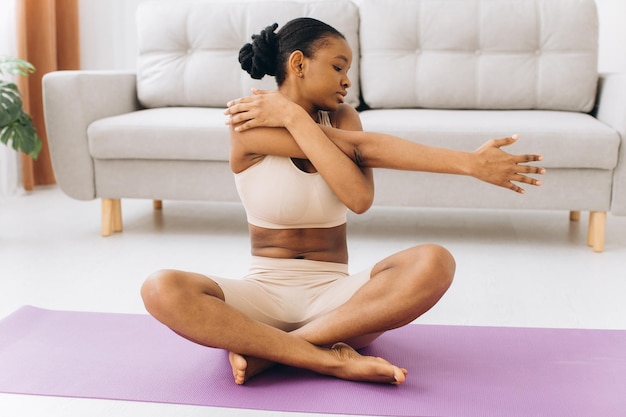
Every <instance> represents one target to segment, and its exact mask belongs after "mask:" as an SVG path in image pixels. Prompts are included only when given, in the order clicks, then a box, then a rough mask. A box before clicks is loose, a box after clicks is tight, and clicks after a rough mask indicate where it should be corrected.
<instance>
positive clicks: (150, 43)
mask: <svg viewBox="0 0 626 417" xmlns="http://www.w3.org/2000/svg"><path fill="white" fill-rule="evenodd" d="M171 5H172V4H171V3H169V2H146V3H142V4H141V5H140V6H139V10H138V12H137V16H138V19H137V26H138V43H139V59H138V72H137V92H138V96H139V100H140V102H141V104H142V105H143V106H145V107H165V106H205V107H225V106H226V103H227V102H228V101H229V100H232V99H233V98H236V97H240V96H242V95H246V94H249V93H250V88H251V87H257V88H265V89H273V88H275V87H276V84H275V82H274V81H273V77H266V78H264V79H263V80H261V81H255V80H253V79H252V78H250V76H249V75H248V74H247V73H246V72H244V71H243V70H242V69H241V67H240V66H239V62H238V60H237V56H238V53H239V49H240V48H241V47H242V46H243V45H244V44H245V43H246V42H250V39H251V36H252V35H253V34H256V33H259V32H260V31H261V30H262V29H264V28H265V27H266V26H269V25H271V24H272V23H274V22H276V23H278V24H279V29H280V25H283V24H285V23H286V22H288V21H289V20H291V19H294V18H296V17H301V16H308V17H314V18H317V19H319V20H322V21H324V22H326V23H328V24H330V25H331V26H333V27H335V28H337V29H338V30H339V31H341V32H342V33H343V35H344V36H345V37H346V39H347V41H348V43H349V44H350V45H351V46H352V49H353V62H352V68H351V69H350V74H349V75H350V77H351V78H352V79H353V80H355V81H356V80H358V79H359V51H358V27H359V13H358V10H357V8H356V5H355V4H354V3H352V2H351V1H349V0H338V1H333V2H328V1H326V2H324V1H307V2H293V1H280V0H279V1H273V2H272V1H269V2H255V1H253V0H248V1H227V2H224V1H221V2H217V1H208V2H207V1H202V2H190V3H189V2H187V3H185V2H183V3H181V4H179V5H177V7H175V8H172V6H171ZM215 80H219V82H215ZM358 98H359V86H358V82H353V85H352V87H351V88H350V91H349V95H348V97H347V100H348V102H349V103H351V104H353V105H357V104H358Z"/></svg>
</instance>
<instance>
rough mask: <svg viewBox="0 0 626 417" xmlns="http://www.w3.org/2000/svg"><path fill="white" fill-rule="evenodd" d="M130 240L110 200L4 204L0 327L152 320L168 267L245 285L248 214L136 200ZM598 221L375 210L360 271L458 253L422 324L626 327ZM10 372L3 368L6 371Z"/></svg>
mask: <svg viewBox="0 0 626 417" xmlns="http://www.w3.org/2000/svg"><path fill="white" fill-rule="evenodd" d="M123 210H124V226H125V230H124V232H123V233H121V234H116V235H114V236H111V237H109V238H102V237H100V235H99V221H100V217H99V216H100V204H99V202H98V201H88V202H84V201H75V200H72V199H70V198H69V197H66V196H65V195H64V194H63V193H62V192H61V191H60V190H59V189H58V188H56V187H49V188H46V187H44V188H38V189H37V190H36V191H35V192H33V193H30V194H26V195H23V196H18V197H12V198H8V199H4V200H0V318H2V317H5V316H7V315H9V314H10V313H12V312H13V311H15V310H16V309H18V308H19V307H20V306H22V305H34V306H37V307H42V308H50V309H60V310H80V311H104V312H128V313H145V311H144V309H143V306H142V303H141V300H140V298H139V294H138V291H139V287H140V285H141V283H142V281H143V279H144V278H145V277H146V276H147V275H148V274H150V273H151V272H152V271H154V270H157V269H160V268H179V269H188V270H193V271H199V272H203V273H206V274H216V275H221V276H233V277H237V276H240V275H241V274H243V273H244V272H245V271H246V267H247V262H248V256H249V245H248V241H247V235H246V230H247V229H246V224H245V219H244V213H243V210H242V208H241V207H240V206H239V205H238V204H214V203H192V202H173V201H165V202H164V209H163V211H162V212H154V211H153V210H152V204H151V202H150V201H145V200H125V201H124V202H123ZM586 215H587V213H583V216H582V220H581V221H580V222H574V223H572V222H570V221H569V216H568V213H567V212H562V211H561V212H550V211H539V212H525V211H519V212H518V211H468V210H433V209H429V210H423V209H422V210H417V209H397V208H396V209H392V208H380V207H378V208H373V209H372V210H371V211H370V212H368V213H367V214H365V215H362V216H351V217H350V227H349V239H350V249H351V266H352V268H351V269H353V270H355V271H356V270H357V269H359V268H361V267H365V266H367V265H369V264H370V263H372V262H374V261H375V260H377V259H380V258H382V257H384V256H386V255H388V254H391V253H393V252H395V251H398V250H401V249H403V248H406V247H408V246H411V245H415V244H419V243H424V242H435V243H439V244H443V245H444V246H446V247H447V248H448V249H450V250H451V251H452V253H453V254H454V255H455V257H456V260H457V274H456V278H455V282H454V284H453V286H452V288H451V289H450V291H449V292H448V293H447V294H446V295H445V297H444V298H443V299H442V301H441V302H440V303H439V304H438V305H437V306H436V307H435V308H434V309H433V310H431V311H430V312H428V313H427V314H426V315H424V316H423V317H421V318H420V319H419V320H418V322H420V323H435V324H461V325H481V326H482V325H487V326H527V327H566V328H597V329H626V303H625V302H624V301H625V298H626V217H613V216H610V215H609V217H608V220H607V240H606V249H605V252H604V253H594V252H593V251H592V250H591V249H590V248H588V247H587V246H586V244H585V241H586V228H587V216H586ZM0 372H1V370H0ZM0 415H2V416H7V417H9V416H10V417H14V416H46V417H52V416H86V415H89V416H157V417H158V416H183V417H184V416H206V415H211V416H215V415H219V416H270V415H272V416H273V415H287V414H283V413H274V412H272V413H267V412H258V411H245V410H232V409H213V408H207V407H190V406H176V405H164V404H149V403H134V402H124V401H101V400H79V399H67V398H47V397H37V396H21V395H7V394H0Z"/></svg>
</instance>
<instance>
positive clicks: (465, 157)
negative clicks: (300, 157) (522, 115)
mask: <svg viewBox="0 0 626 417" xmlns="http://www.w3.org/2000/svg"><path fill="white" fill-rule="evenodd" d="M291 106H296V107H299V106H298V105H297V104H295V103H293V102H292V101H290V100H289V99H287V98H286V97H285V96H283V95H282V94H280V93H279V92H276V91H272V92H268V91H258V90H254V95H253V96H249V97H243V98H240V99H237V100H233V101H231V102H229V103H228V109H227V110H226V112H225V114H227V115H229V116H230V118H229V120H228V121H227V124H230V125H236V126H237V127H236V128H235V130H237V131H238V132H244V131H247V130H249V129H253V128H256V127H275V126H284V125H285V123H286V121H285V120H284V119H285V117H286V116H285V114H289V112H285V109H286V108H289V107H291ZM289 123H292V124H293V123H294V120H290V121H289ZM321 129H322V131H323V132H324V134H325V135H326V136H327V137H328V138H329V139H330V140H331V141H332V142H333V143H335V145H336V146H337V147H338V148H339V149H341V150H342V151H343V152H344V153H345V154H346V155H347V156H348V157H350V158H351V159H353V160H354V161H355V162H356V163H357V164H358V165H359V166H362V167H369V168H390V169H402V170H409V171H423V172H436V173H446V174H458V175H469V176H473V177H475V178H477V179H479V180H481V181H485V182H487V183H490V184H494V185H497V186H501V187H505V188H509V189H511V190H513V191H515V192H518V193H523V192H524V189H522V188H521V187H519V186H518V185H516V184H514V182H520V183H525V184H530V185H536V186H539V185H541V181H539V180H537V179H535V178H532V177H529V176H528V175H527V174H543V173H545V170H544V169H543V168H540V167H536V166H532V165H525V164H526V163H528V162H534V161H541V160H542V159H543V158H542V157H541V156H540V155H531V154H527V155H511V154H509V153H507V152H505V151H503V150H502V149H501V147H503V146H508V145H511V144H513V143H515V141H516V140H517V136H516V135H514V136H512V137H509V138H503V139H492V140H489V141H487V142H486V143H484V144H483V145H482V146H481V147H479V148H478V149H477V150H475V151H474V152H463V151H456V150H451V149H445V148H438V147H433V146H427V145H422V144H419V143H415V142H412V141H409V140H406V139H402V138H399V137H396V136H392V135H387V134H382V133H375V132H361V131H358V132H356V131H346V130H343V129H334V128H328V127H321ZM284 133H285V134H287V135H288V134H289V132H284ZM281 138H282V140H285V141H289V138H288V137H286V138H285V137H281ZM291 140H292V141H293V139H291ZM296 145H297V144H296Z"/></svg>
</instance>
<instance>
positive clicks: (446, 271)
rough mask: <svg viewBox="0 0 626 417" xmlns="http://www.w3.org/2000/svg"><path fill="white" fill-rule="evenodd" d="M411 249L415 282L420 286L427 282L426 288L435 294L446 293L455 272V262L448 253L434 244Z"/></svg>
mask: <svg viewBox="0 0 626 417" xmlns="http://www.w3.org/2000/svg"><path fill="white" fill-rule="evenodd" d="M413 249H414V250H415V253H414V254H413V256H412V257H411V259H412V266H413V268H415V271H414V272H415V274H414V277H415V278H416V280H417V281H418V282H421V283H422V285H423V284H424V281H427V285H428V287H430V288H432V290H433V291H435V292H437V293H441V292H445V291H447V289H448V288H449V287H450V285H452V280H453V279H454V273H455V271H456V261H455V260H454V257H453V256H452V254H451V253H450V251H448V250H447V249H446V248H444V247H443V246H440V245H435V244H426V245H421V246H417V247H415V248H413ZM422 290H423V288H422Z"/></svg>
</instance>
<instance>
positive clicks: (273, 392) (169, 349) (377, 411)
mask: <svg viewBox="0 0 626 417" xmlns="http://www.w3.org/2000/svg"><path fill="white" fill-rule="evenodd" d="M364 353H366V354H370V355H376V356H382V357H385V358H387V359H388V360H390V361H391V362H394V363H397V364H399V365H402V366H404V367H406V368H407V369H408V370H409V376H408V380H407V382H406V383H405V384H403V385H400V386H386V385H378V384H368V383H355V382H348V381H342V380H338V379H335V378H331V377H326V376H321V375H317V374H314V373H311V372H308V371H304V370H297V369H293V368H288V367H280V366H279V367H275V368H273V369H271V370H269V371H267V372H266V373H264V374H262V375H259V376H257V377H255V378H253V379H252V380H250V381H249V382H248V383H246V385H243V386H238V385H235V384H234V383H233V382H232V375H231V371H230V367H229V365H228V361H227V356H226V353H225V352H223V351H220V350H216V349H209V348H205V347H202V346H198V345H195V344H193V343H191V342H188V341H186V340H184V339H182V338H180V337H179V336H177V335H175V334H174V333H173V332H171V331H170V330H169V329H167V328H165V327H164V326H162V325H161V324H160V323H158V322H156V321H155V320H154V319H153V318H151V317H150V316H148V315H132V314H107V313H80V312H64V311H49V310H42V309H38V308H34V307H23V308H21V309H20V310H18V311H17V312H15V313H13V314H12V315H10V316H9V317H7V318H5V319H3V320H1V321H0V392H5V393H18V394H37V395H50V396H65V397H83V398H104V399H118V400H133V401H150V402H163V403H176V404H192V405H206V406H217V407H229V408H247V409H259V410H276V411H292V412H309V413H336V414H359V415H381V416H447V417H454V416H463V417H474V416H476V417H478V416H480V417H483V416H498V417H515V416H520V417H521V416H523V417H528V416H550V417H558V416H567V417H576V416H585V417H587V416H593V417H600V416H602V417H623V416H625V415H626V398H625V397H626V396H625V395H624V393H625V392H626V331H619V330H569V329H530V328H503V327H470V326H436V325H416V324H414V325H409V326H405V327H404V328H402V329H398V330H394V331H391V332H388V333H386V334H385V335H383V336H382V337H381V338H379V339H378V340H377V341H376V342H374V343H373V344H372V345H371V346H370V347H369V348H368V349H366V350H365V352H364Z"/></svg>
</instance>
